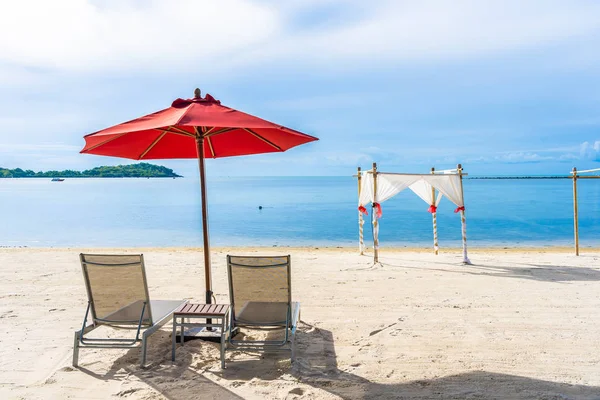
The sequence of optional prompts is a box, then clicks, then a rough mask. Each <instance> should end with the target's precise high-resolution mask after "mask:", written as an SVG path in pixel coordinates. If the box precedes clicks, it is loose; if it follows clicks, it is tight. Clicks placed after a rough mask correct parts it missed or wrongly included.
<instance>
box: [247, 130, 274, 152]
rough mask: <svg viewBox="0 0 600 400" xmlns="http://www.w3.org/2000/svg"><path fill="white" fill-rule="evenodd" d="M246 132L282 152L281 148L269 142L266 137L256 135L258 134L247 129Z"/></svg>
mask: <svg viewBox="0 0 600 400" xmlns="http://www.w3.org/2000/svg"><path fill="white" fill-rule="evenodd" d="M244 130H245V131H246V132H248V133H249V134H251V135H252V136H254V137H256V138H257V139H260V140H262V141H263V142H265V143H266V144H268V145H270V146H272V147H274V148H276V149H277V150H279V151H282V150H281V147H279V146H277V145H276V144H275V143H273V142H271V141H269V140H268V139H265V138H264V137H262V136H261V135H259V134H258V133H256V132H254V131H253V130H251V129H247V128H244Z"/></svg>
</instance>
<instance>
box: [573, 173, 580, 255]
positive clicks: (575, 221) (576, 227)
mask: <svg viewBox="0 0 600 400" xmlns="http://www.w3.org/2000/svg"><path fill="white" fill-rule="evenodd" d="M572 174H573V229H574V231H575V232H574V233H575V255H576V256H578V255H579V214H578V212H577V168H575V167H573V171H572Z"/></svg>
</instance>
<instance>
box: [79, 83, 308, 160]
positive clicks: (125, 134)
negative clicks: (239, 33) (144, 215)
mask: <svg viewBox="0 0 600 400" xmlns="http://www.w3.org/2000/svg"><path fill="white" fill-rule="evenodd" d="M209 96H210V95H207V96H206V97H207V98H205V99H203V98H200V97H196V98H193V99H189V100H183V99H177V100H175V101H174V102H173V104H172V105H171V107H169V108H167V109H165V110H162V111H158V112H155V113H154V114H150V115H146V116H144V117H141V118H137V119H134V120H132V121H129V122H124V123H122V124H119V125H115V126H113V127H110V128H107V129H104V130H101V131H99V132H95V133H92V134H90V135H87V136H85V147H84V148H83V150H81V152H82V153H89V154H98V155H104V156H113V157H123V158H131V159H134V160H150V159H165V158H198V152H197V146H196V139H197V138H198V137H199V136H201V137H202V138H203V139H204V143H203V148H204V152H203V154H202V156H203V157H204V158H219V157H232V156H241V155H248V154H260V153H271V152H281V151H285V150H288V149H290V148H292V147H295V146H298V145H300V144H303V143H307V142H312V141H314V140H318V139H317V138H315V137H312V136H309V135H305V134H304V133H301V132H298V131H295V130H293V129H289V128H286V127H284V126H281V125H276V124H274V123H272V122H269V121H265V120H264V119H261V118H258V117H255V116H252V115H250V114H246V113H243V112H241V111H237V110H234V109H232V108H229V107H226V106H223V105H221V102H220V101H218V100H214V99H213V98H212V96H210V97H209Z"/></svg>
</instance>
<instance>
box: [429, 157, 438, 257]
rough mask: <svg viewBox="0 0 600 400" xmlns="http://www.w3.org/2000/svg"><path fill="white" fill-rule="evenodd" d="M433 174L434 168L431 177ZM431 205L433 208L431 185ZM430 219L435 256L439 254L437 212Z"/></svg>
mask: <svg viewBox="0 0 600 400" xmlns="http://www.w3.org/2000/svg"><path fill="white" fill-rule="evenodd" d="M434 174H435V168H433V167H432V168H431V175H434ZM431 199H432V200H431V203H432V204H431V205H432V206H433V207H435V206H436V205H435V188H434V187H433V185H432V186H431ZM431 218H432V219H433V251H434V253H435V255H436V256H437V255H438V253H439V246H438V235H437V211H434V212H432V213H431Z"/></svg>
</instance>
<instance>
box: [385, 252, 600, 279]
mask: <svg viewBox="0 0 600 400" xmlns="http://www.w3.org/2000/svg"><path fill="white" fill-rule="evenodd" d="M388 261H390V262H388ZM592 262H596V263H597V261H591V260H590V263H592ZM417 263H423V261H422V260H408V259H400V258H391V257H386V260H385V261H381V262H380V265H381V267H383V268H404V269H419V270H425V271H436V272H444V273H451V274H468V275H484V276H492V277H499V278H515V279H528V280H536V281H543V282H596V281H600V269H599V268H590V267H580V266H575V265H550V264H535V263H513V264H512V265H488V264H485V263H478V262H474V263H473V264H472V265H464V266H462V265H461V268H460V269H458V270H455V269H451V268H437V267H435V265H440V266H441V265H444V266H449V267H455V266H456V264H453V263H449V262H443V261H428V263H429V264H431V265H432V266H431V267H426V268H423V267H416V266H414V265H411V264H417Z"/></svg>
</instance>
